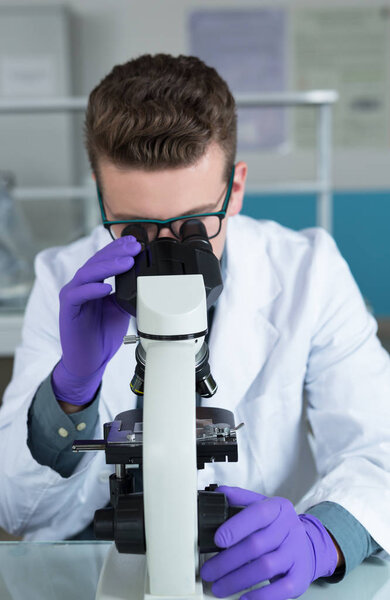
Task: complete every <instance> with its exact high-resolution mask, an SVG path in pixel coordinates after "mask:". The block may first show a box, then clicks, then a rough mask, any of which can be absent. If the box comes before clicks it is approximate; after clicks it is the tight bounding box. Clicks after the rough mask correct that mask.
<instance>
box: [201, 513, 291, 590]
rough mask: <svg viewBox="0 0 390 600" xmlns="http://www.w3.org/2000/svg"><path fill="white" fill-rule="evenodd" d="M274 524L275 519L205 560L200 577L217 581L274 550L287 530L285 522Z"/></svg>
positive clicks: (286, 533) (281, 541) (284, 536)
mask: <svg viewBox="0 0 390 600" xmlns="http://www.w3.org/2000/svg"><path fill="white" fill-rule="evenodd" d="M274 524H275V521H274V522H273V523H271V525H269V526H268V527H265V528H264V529H261V530H260V531H255V532H254V533H252V534H251V535H249V536H248V537H246V538H245V539H244V540H242V541H241V542H239V543H238V544H235V545H234V546H231V547H230V548H228V549H227V550H223V552H219V553H218V554H216V555H215V556H213V557H212V558H210V559H209V560H207V561H206V562H205V563H204V564H203V566H202V568H201V571H200V574H201V577H202V578H203V579H204V580H205V581H217V579H220V578H221V577H224V576H225V575H227V573H229V572H230V571H234V570H235V569H238V568H239V567H242V566H243V565H245V564H246V563H248V562H250V561H252V560H255V559H257V558H259V557H260V556H263V555H265V554H268V553H269V552H273V551H275V550H276V549H277V548H279V547H280V545H281V544H282V543H283V541H284V540H285V539H286V536H287V535H288V531H289V530H288V527H287V524H286V527H275V526H274Z"/></svg>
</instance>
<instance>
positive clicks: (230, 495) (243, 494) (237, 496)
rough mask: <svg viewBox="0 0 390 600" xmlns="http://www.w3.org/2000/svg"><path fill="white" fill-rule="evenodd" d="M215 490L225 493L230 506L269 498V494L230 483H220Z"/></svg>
mask: <svg viewBox="0 0 390 600" xmlns="http://www.w3.org/2000/svg"><path fill="white" fill-rule="evenodd" d="M215 492H219V493H221V494H225V496H226V498H227V499H228V502H229V504H230V506H248V504H252V503H253V502H258V501H259V500H265V499H266V498H268V496H264V495H263V494H258V493H257V492H251V490H245V489H243V488H240V487H231V486H228V485H220V486H219V487H217V488H216V490H215Z"/></svg>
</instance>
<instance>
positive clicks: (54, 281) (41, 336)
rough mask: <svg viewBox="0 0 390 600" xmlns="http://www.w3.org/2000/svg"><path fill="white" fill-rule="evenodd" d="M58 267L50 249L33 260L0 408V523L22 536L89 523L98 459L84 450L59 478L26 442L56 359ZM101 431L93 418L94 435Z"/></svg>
mask: <svg viewBox="0 0 390 600" xmlns="http://www.w3.org/2000/svg"><path fill="white" fill-rule="evenodd" d="M62 269H63V265H62V264H61V262H60V261H58V260H57V259H56V252H55V249H50V250H46V251H43V252H42V253H40V254H38V256H37V257H36V259H35V272H36V280H35V283H34V286H33V289H32V292H31V295H30V298H29V301H28V304H27V308H26V312H25V318H24V325H23V329H22V342H21V344H20V345H19V347H18V348H17V350H16V353H15V362H14V370H13V376H12V380H11V382H10V384H9V386H8V388H7V390H6V392H5V394H4V398H3V406H2V407H1V410H0V455H1V456H2V460H1V461H0V481H1V485H0V526H2V527H3V528H4V529H6V530H7V531H9V532H10V533H13V534H17V535H23V536H24V537H25V538H26V539H61V538H63V537H67V536H70V535H72V534H75V533H77V532H78V531H79V530H80V529H82V528H83V527H85V526H86V525H87V524H88V523H89V521H90V519H91V511H93V508H94V507H93V506H91V502H90V503H88V502H87V500H86V499H87V498H88V494H87V493H86V487H85V486H88V485H89V484H90V483H91V482H90V481H89V478H90V477H91V476H92V475H91V469H90V468H89V466H90V464H91V463H93V462H94V461H96V460H101V457H100V456H99V457H97V456H96V455H95V454H94V453H86V454H84V455H83V458H82V459H81V461H80V462H79V463H78V465H77V467H76V469H75V471H74V473H73V474H72V475H71V476H70V477H68V478H63V477H62V476H61V475H60V474H59V473H57V472H56V471H55V470H53V469H51V468H50V467H48V466H42V465H41V464H39V463H38V462H37V461H36V460H34V458H33V456H32V455H31V452H30V450H29V448H28V445H27V436H28V429H27V421H28V411H29V408H30V405H31V402H32V399H33V397H34V395H35V394H36V391H37V389H38V387H39V386H40V384H41V383H42V381H43V380H44V379H46V378H47V377H48V375H49V373H50V372H51V371H52V369H53V367H54V366H55V364H56V363H57V362H58V360H59V359H60V357H61V345H60V341H59V328H58V312H59V300H58V294H59V291H60V288H61V287H62V285H64V284H65V283H66V281H65V280H64V281H62V279H63V278H64V277H65V278H68V277H69V274H67V273H66V269H64V275H63V277H62V274H61V270H62ZM100 429H101V424H100V419H98V420H97V424H96V430H95V435H96V433H97V432H99V433H100ZM96 437H97V436H96ZM98 454H99V453H98ZM100 454H101V453H100ZM95 478H96V474H95ZM102 487H103V486H102ZM104 487H106V486H104ZM92 488H93V486H92V485H91V489H92ZM106 501H107V499H106V498H100V497H99V493H96V492H95V499H94V502H92V504H94V503H95V504H97V505H99V506H103V505H104V504H105V502H106ZM92 514H93V513H92Z"/></svg>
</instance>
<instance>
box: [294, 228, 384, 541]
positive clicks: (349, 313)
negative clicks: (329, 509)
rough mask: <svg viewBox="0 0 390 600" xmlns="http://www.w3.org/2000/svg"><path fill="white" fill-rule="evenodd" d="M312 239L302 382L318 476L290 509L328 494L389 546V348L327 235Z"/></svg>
mask: <svg viewBox="0 0 390 600" xmlns="http://www.w3.org/2000/svg"><path fill="white" fill-rule="evenodd" d="M315 246H316V247H315V252H314V260H313V263H312V267H311V270H312V272H311V274H310V276H311V278H312V284H311V290H312V297H311V301H310V305H311V306H312V307H314V309H313V311H312V331H313V332H314V333H313V335H312V339H311V350H310V355H309V360H308V365H307V372H306V380H305V390H306V397H307V415H308V420H309V424H310V428H311V435H310V442H311V447H312V451H313V455H314V459H315V462H316V466H317V471H318V473H319V479H318V481H317V482H316V483H315V485H314V486H313V487H312V488H311V489H310V490H309V491H308V493H307V494H306V495H305V496H304V498H303V499H302V500H301V501H300V502H299V503H298V505H297V510H298V511H299V512H305V511H306V510H307V509H309V508H310V507H312V506H314V505H317V504H320V503H321V502H325V501H329V502H335V503H337V504H339V505H340V506H342V507H344V508H345V509H346V510H347V511H349V512H350V513H351V514H352V515H353V516H354V517H355V518H356V519H357V520H358V521H359V522H360V523H361V524H362V525H363V526H364V527H365V528H366V529H367V531H368V532H369V533H370V535H371V536H372V537H373V539H374V540H375V541H376V542H377V543H378V544H379V545H380V546H382V547H383V548H384V550H385V551H386V552H387V553H389V552H390V520H389V518H388V509H389V506H390V360H389V355H388V354H387V352H386V351H385V350H384V349H383V347H382V346H381V344H380V342H379V340H378V338H377V337H376V330H377V325H376V321H375V320H374V318H373V317H372V316H371V315H370V314H369V313H368V311H367V309H366V307H365V304H364V301H363V298H362V296H361V294H360V292H359V290H358V288H357V285H356V283H355V281H354V279H353V277H352V275H351V272H350V270H349V268H348V266H347V264H346V262H345V261H344V260H343V258H342V257H341V255H340V253H339V251H338V249H337V247H336V244H335V243H334V241H333V240H332V238H331V237H330V236H329V235H328V234H327V233H325V232H321V233H320V234H319V235H318V236H317V239H316V242H315Z"/></svg>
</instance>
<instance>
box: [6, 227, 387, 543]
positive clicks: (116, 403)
mask: <svg viewBox="0 0 390 600" xmlns="http://www.w3.org/2000/svg"><path fill="white" fill-rule="evenodd" d="M109 242H110V238H109V236H108V233H107V232H106V231H105V230H104V229H103V227H102V226H100V227H97V228H96V229H95V230H94V231H93V232H92V234H91V235H90V236H89V237H86V238H83V239H81V240H79V241H77V242H75V243H73V244H71V245H69V246H66V247H62V248H51V249H49V250H45V251H43V252H42V253H40V254H39V255H38V257H37V259H36V282H35V285H34V288H33V291H32V293H31V297H30V300H29V303H28V306H27V310H26V316H25V321H24V327H23V341H22V344H21V345H20V346H19V347H18V349H17V351H16V356H15V367H14V374H13V379H12V381H11V383H10V385H9V387H8V389H7V391H6V393H5V396H4V406H3V407H2V409H1V410H0V455H1V457H2V459H1V466H0V469H1V470H0V482H1V484H0V525H1V526H3V527H4V528H5V529H7V530H8V531H10V532H13V533H16V534H22V535H24V536H25V538H26V539H47V540H54V539H61V538H65V537H68V536H71V535H73V534H75V533H77V532H78V531H80V530H81V529H82V528H84V527H85V526H86V525H87V524H88V523H89V522H90V521H91V519H92V517H93V514H94V511H95V510H96V509H97V508H100V507H102V506H104V505H105V504H106V503H107V502H108V500H109V488H108V480H107V477H108V474H109V473H110V471H111V467H109V466H107V465H106V464H105V460H104V452H98V453H86V454H84V455H83V458H82V459H81V461H80V463H79V464H78V467H77V468H76V471H75V472H74V474H73V475H72V476H71V477H69V478H63V477H61V475H59V474H58V473H56V472H55V471H54V470H52V469H51V468H49V467H45V466H41V465H39V464H38V463H37V462H36V461H35V460H34V459H33V458H32V456H31V454H30V451H29V449H28V447H27V445H26V438H27V424H26V422H27V413H28V409H29V406H30V404H31V401H32V398H33V396H34V394H35V392H36V390H37V388H38V386H39V384H40V383H41V382H42V380H43V379H44V378H45V377H46V376H47V375H48V374H49V373H50V372H51V370H52V369H53V367H54V365H55V364H56V363H57V362H58V360H59V358H60V356H61V346H60V342H59V330H58V310H59V302H58V293H59V291H60V289H61V288H62V286H63V285H64V284H65V283H67V282H68V281H69V280H70V279H71V278H72V277H73V275H74V273H75V271H76V270H77V269H78V268H79V267H80V266H81V265H83V264H84V263H85V261H86V260H87V259H88V258H89V257H90V256H92V255H93V254H94V253H95V252H96V251H97V250H98V249H100V248H102V247H103V246H105V245H106V244H108V243H109ZM109 281H111V280H109ZM134 332H135V328H134V319H131V320H130V326H129V333H134ZM375 332H376V323H375V320H374V319H373V318H372V317H371V316H370V315H369V314H368V313H367V310H366V308H365V305H364V302H363V300H362V298H361V295H360V293H359V291H358V289H357V286H356V284H355V282H354V281H353V278H352V276H351V274H350V271H349V269H348V267H347V265H346V263H345V261H344V260H343V259H342V258H341V256H340V254H339V252H338V250H337V248H336V246H335V243H334V242H333V240H332V238H331V237H330V236H329V235H328V234H327V233H326V232H324V231H323V230H321V229H317V228H313V229H307V230H305V231H302V232H299V233H297V232H294V231H291V230H289V229H286V228H284V227H281V226H280V225H278V224H276V223H274V222H270V221H268V222H267V221H255V220H253V219H250V218H248V217H242V216H236V217H233V218H230V219H229V223H228V234H227V272H226V281H225V287H224V290H223V293H222V295H221V297H220V299H219V301H218V305H217V310H216V314H215V318H214V323H213V327H212V333H211V337H210V357H211V358H210V364H211V368H212V373H213V375H214V377H215V379H216V381H217V382H218V385H219V390H218V392H217V394H216V395H215V396H214V397H213V398H211V399H209V400H205V401H204V402H203V404H204V405H205V406H217V407H222V408H227V409H229V410H231V411H234V415H235V420H236V423H240V422H241V421H243V422H244V423H245V427H243V428H242V429H241V430H240V432H239V434H238V443H239V462H238V463H215V464H209V465H206V468H205V470H203V471H200V472H199V476H198V483H199V486H198V487H199V489H201V488H203V487H204V486H205V485H208V484H209V483H214V482H216V483H218V484H227V485H236V486H240V487H243V488H248V489H251V490H254V491H257V492H261V493H263V494H266V495H280V496H285V497H288V498H289V499H290V500H291V501H292V502H293V503H294V504H295V505H296V509H297V510H298V512H302V511H304V510H306V509H308V508H309V507H311V506H313V505H315V504H318V503H319V502H322V501H326V500H328V501H331V502H337V503H339V504H341V505H342V506H343V507H344V508H345V509H347V510H348V511H349V512H350V513H352V515H354V516H355V517H356V518H357V519H358V520H359V521H360V522H361V523H362V524H363V525H364V527H366V528H367V530H368V531H369V533H370V534H371V535H372V536H373V537H374V539H375V540H376V541H377V542H378V543H379V544H380V545H381V546H382V547H383V548H384V549H385V550H386V551H387V552H390V520H389V507H390V361H389V356H388V354H387V352H386V351H385V350H384V349H383V348H382V347H381V345H380V343H379V341H378V339H377V338H376V335H375ZM133 370H134V347H132V346H121V348H120V349H119V351H118V352H117V354H116V355H115V356H114V357H113V359H112V360H111V362H110V363H109V364H108V366H107V369H106V371H105V374H104V377H103V383H102V389H101V398H100V406H99V423H98V425H97V428H96V431H95V437H96V438H101V437H102V426H103V423H104V422H106V421H109V420H112V419H113V418H114V417H115V415H116V414H117V413H119V412H121V411H124V410H127V409H131V408H134V407H135V404H136V398H135V396H133V395H132V394H131V392H130V390H129V380H130V378H131V377H132V375H133ZM303 391H304V393H303ZM162 401H163V398H162ZM79 437H82V434H80V436H79Z"/></svg>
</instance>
